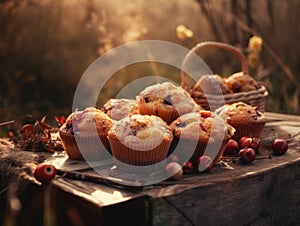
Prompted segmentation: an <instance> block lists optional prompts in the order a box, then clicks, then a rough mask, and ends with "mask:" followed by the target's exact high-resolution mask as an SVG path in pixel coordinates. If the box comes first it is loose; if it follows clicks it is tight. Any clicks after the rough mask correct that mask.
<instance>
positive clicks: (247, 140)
mask: <svg viewBox="0 0 300 226" xmlns="http://www.w3.org/2000/svg"><path fill="white" fill-rule="evenodd" d="M252 142H253V139H252V137H241V139H240V141H239V145H240V147H241V148H246V147H250V145H251V144H252Z"/></svg>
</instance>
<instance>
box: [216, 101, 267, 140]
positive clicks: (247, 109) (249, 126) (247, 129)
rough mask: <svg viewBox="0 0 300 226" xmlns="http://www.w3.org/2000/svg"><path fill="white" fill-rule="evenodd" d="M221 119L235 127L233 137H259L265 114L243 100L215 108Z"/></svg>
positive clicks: (237, 138)
mask: <svg viewBox="0 0 300 226" xmlns="http://www.w3.org/2000/svg"><path fill="white" fill-rule="evenodd" d="M215 112H216V114H218V115H219V116H220V117H222V118H223V119H225V120H227V122H228V123H229V124H230V125H232V126H233V127H234V128H235V129H236V133H235V134H234V136H233V138H234V139H236V140H239V139H240V138H241V137H242V136H251V137H256V138H260V136H261V133H262V131H263V128H264V126H265V124H266V117H265V115H264V114H263V113H262V112H260V111H258V110H257V107H253V106H251V105H248V104H246V103H244V102H237V103H233V104H226V105H225V106H223V107H220V108H218V109H216V111H215Z"/></svg>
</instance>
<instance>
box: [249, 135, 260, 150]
mask: <svg viewBox="0 0 300 226" xmlns="http://www.w3.org/2000/svg"><path fill="white" fill-rule="evenodd" d="M250 148H252V149H253V150H254V151H255V152H256V153H258V150H259V148H260V139H258V138H253V139H252V143H251V145H250Z"/></svg>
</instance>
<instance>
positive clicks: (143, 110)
mask: <svg viewBox="0 0 300 226" xmlns="http://www.w3.org/2000/svg"><path fill="white" fill-rule="evenodd" d="M138 107H139V111H140V114H142V115H156V116H158V117H160V118H162V119H163V120H164V121H165V122H166V123H167V124H170V123H171V122H173V121H174V120H175V119H176V118H178V112H177V111H176V109H175V108H169V109H166V108H162V107H159V106H158V105H154V104H152V103H146V102H145V100H143V99H140V101H138Z"/></svg>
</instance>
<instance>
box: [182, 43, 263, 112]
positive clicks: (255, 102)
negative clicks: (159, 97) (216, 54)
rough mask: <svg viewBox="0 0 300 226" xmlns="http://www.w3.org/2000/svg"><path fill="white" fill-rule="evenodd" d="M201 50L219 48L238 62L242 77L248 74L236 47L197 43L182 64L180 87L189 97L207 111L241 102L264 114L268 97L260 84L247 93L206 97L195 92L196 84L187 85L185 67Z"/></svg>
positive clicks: (245, 61) (244, 60)
mask: <svg viewBox="0 0 300 226" xmlns="http://www.w3.org/2000/svg"><path fill="white" fill-rule="evenodd" d="M203 48H219V49H223V50H227V51H229V52H231V53H233V54H234V55H235V56H237V57H238V59H239V60H240V63H241V67H242V73H243V74H244V75H247V74H248V65H247V60H246V58H245V56H244V54H243V53H242V52H241V51H240V50H239V49H237V48H236V47H234V46H231V45H229V44H225V43H220V42H212V41H207V42H202V43H199V44H197V45H196V46H195V47H194V48H192V49H191V50H190V51H189V53H188V54H187V55H186V56H185V58H184V60H183V63H182V71H181V86H182V87H183V88H184V89H185V90H187V91H188V92H189V93H190V95H191V96H192V97H193V98H194V100H195V101H196V102H197V103H198V104H199V105H201V107H203V108H204V109H207V110H215V109H216V108H218V107H221V106H222V105H223V104H224V103H225V104H231V103H235V102H239V101H242V102H244V103H247V104H249V105H251V106H257V109H258V110H259V111H261V112H264V111H265V98H266V96H267V95H268V92H267V90H266V88H265V86H263V85H262V84H260V87H259V88H258V89H257V90H252V91H248V92H237V93H233V94H224V95H206V94H204V93H203V92H201V91H197V90H196V87H197V85H198V84H197V83H196V85H195V86H192V87H191V86H189V85H188V84H187V82H186V72H185V68H186V65H187V63H188V61H189V60H190V58H191V56H192V55H193V54H194V53H197V52H198V51H199V50H200V49H203ZM208 100H209V101H208Z"/></svg>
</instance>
